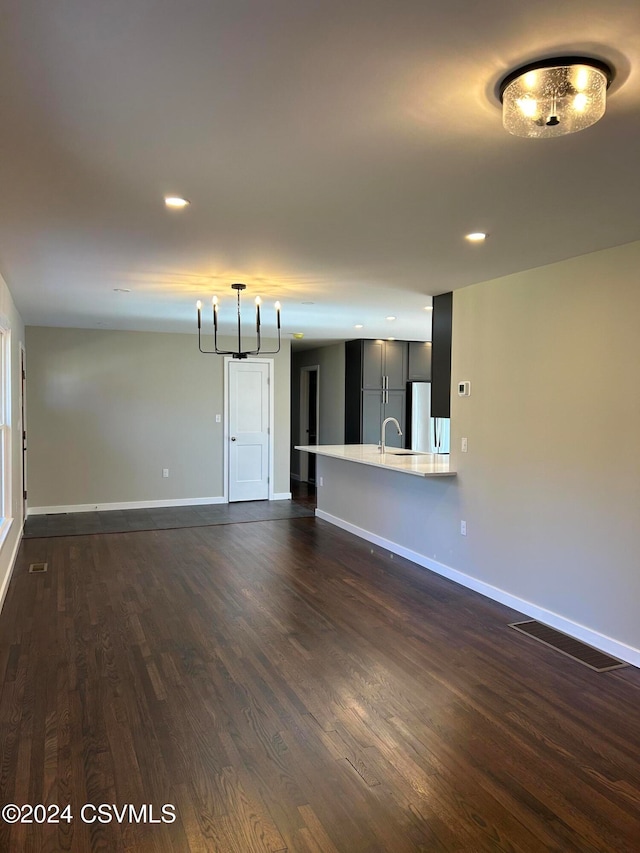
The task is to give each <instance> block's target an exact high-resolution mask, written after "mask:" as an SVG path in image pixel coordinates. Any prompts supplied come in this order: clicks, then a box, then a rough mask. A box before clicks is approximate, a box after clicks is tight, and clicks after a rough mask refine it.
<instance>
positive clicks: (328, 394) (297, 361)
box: [291, 342, 345, 475]
mask: <svg viewBox="0 0 640 853" xmlns="http://www.w3.org/2000/svg"><path fill="white" fill-rule="evenodd" d="M315 364H317V365H319V366H320V419H319V432H318V435H319V439H318V443H319V444H344V376H345V373H344V370H345V365H344V342H340V343H337V344H330V345H328V346H326V347H316V348H315V349H308V350H302V352H294V353H293V354H292V357H291V437H292V446H293V445H294V444H301V443H306V440H305V442H302V441H301V437H300V374H301V370H302V368H303V367H310V366H312V365H315ZM291 472H292V474H296V475H298V474H299V473H300V452H299V451H297V450H293V447H292V450H291Z"/></svg>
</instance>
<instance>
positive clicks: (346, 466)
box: [296, 444, 460, 574]
mask: <svg viewBox="0 0 640 853" xmlns="http://www.w3.org/2000/svg"><path fill="white" fill-rule="evenodd" d="M296 450H301V451H304V452H307V453H315V454H316V456H317V469H316V483H317V486H318V488H317V509H316V515H317V516H318V518H321V519H324V520H325V521H328V522H330V523H331V524H335V525H337V526H338V527H341V528H342V529H343V530H348V531H349V532H350V533H354V534H355V535H356V536H360V537H361V538H363V539H366V540H367V541H369V542H373V543H375V544H376V545H380V546H381V547H383V548H385V549H387V550H389V551H391V552H393V553H395V554H399V555H401V556H404V557H407V558H408V559H410V560H413V561H414V562H416V563H418V564H419V565H422V566H425V567H427V568H432V569H435V571H440V573H442V574H447V573H448V572H447V571H446V568H445V566H446V563H447V562H448V560H449V559H450V558H451V547H452V542H454V541H455V537H454V534H455V533H456V530H455V521H454V520H455V519H456V518H459V517H460V516H459V512H460V509H459V501H460V494H459V489H458V487H457V477H456V471H455V470H453V469H452V468H451V465H450V459H449V456H448V455H437V454H431V453H415V452H412V451H407V450H400V449H398V448H390V449H388V450H387V451H386V452H385V453H384V454H382V453H380V452H379V450H378V447H377V446H376V445H375V444H346V445H341V444H338V445H312V446H297V447H296ZM441 562H442V563H444V564H445V565H442V566H441V565H439V564H440V563H441Z"/></svg>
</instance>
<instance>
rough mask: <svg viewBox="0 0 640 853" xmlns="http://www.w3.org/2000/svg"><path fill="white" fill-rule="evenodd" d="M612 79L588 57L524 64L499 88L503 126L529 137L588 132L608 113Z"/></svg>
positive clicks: (600, 64)
mask: <svg viewBox="0 0 640 853" xmlns="http://www.w3.org/2000/svg"><path fill="white" fill-rule="evenodd" d="M612 80H613V70H612V68H611V67H610V66H609V65H607V64H606V63H605V62H601V61H600V60H599V59H590V58H588V57H585V56H557V57H554V58H553V59H544V60H541V61H540V62H532V63H530V64H529V65H523V66H522V67H521V68H517V69H516V70H515V71H512V72H511V74H508V75H507V76H506V77H505V78H504V80H503V81H502V83H501V84H500V100H501V102H502V123H503V125H504V128H505V130H508V131H509V133H512V134H513V135H514V136H523V137H528V138H531V139H539V138H545V137H550V136H563V135H564V134H567V133H576V131H578V130H584V129H585V128H586V127H590V125H592V124H595V123H596V122H597V121H598V119H600V118H602V116H603V115H604V111H605V106H606V99H607V89H608V88H609V86H610V84H611V81H612Z"/></svg>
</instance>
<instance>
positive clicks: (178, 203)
mask: <svg viewBox="0 0 640 853" xmlns="http://www.w3.org/2000/svg"><path fill="white" fill-rule="evenodd" d="M164 203H165V204H166V205H167V207H172V208H174V209H175V210H180V209H181V208H183V207H187V206H188V205H190V204H191V202H190V201H189V200H188V199H186V198H180V196H177V195H167V196H165V197H164Z"/></svg>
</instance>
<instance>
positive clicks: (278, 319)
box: [276, 302, 280, 330]
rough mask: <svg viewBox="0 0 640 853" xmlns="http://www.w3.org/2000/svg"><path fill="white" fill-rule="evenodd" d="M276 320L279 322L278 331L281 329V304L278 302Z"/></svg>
mask: <svg viewBox="0 0 640 853" xmlns="http://www.w3.org/2000/svg"><path fill="white" fill-rule="evenodd" d="M276 318H277V321H278V330H279V329H280V303H279V302H276Z"/></svg>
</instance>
